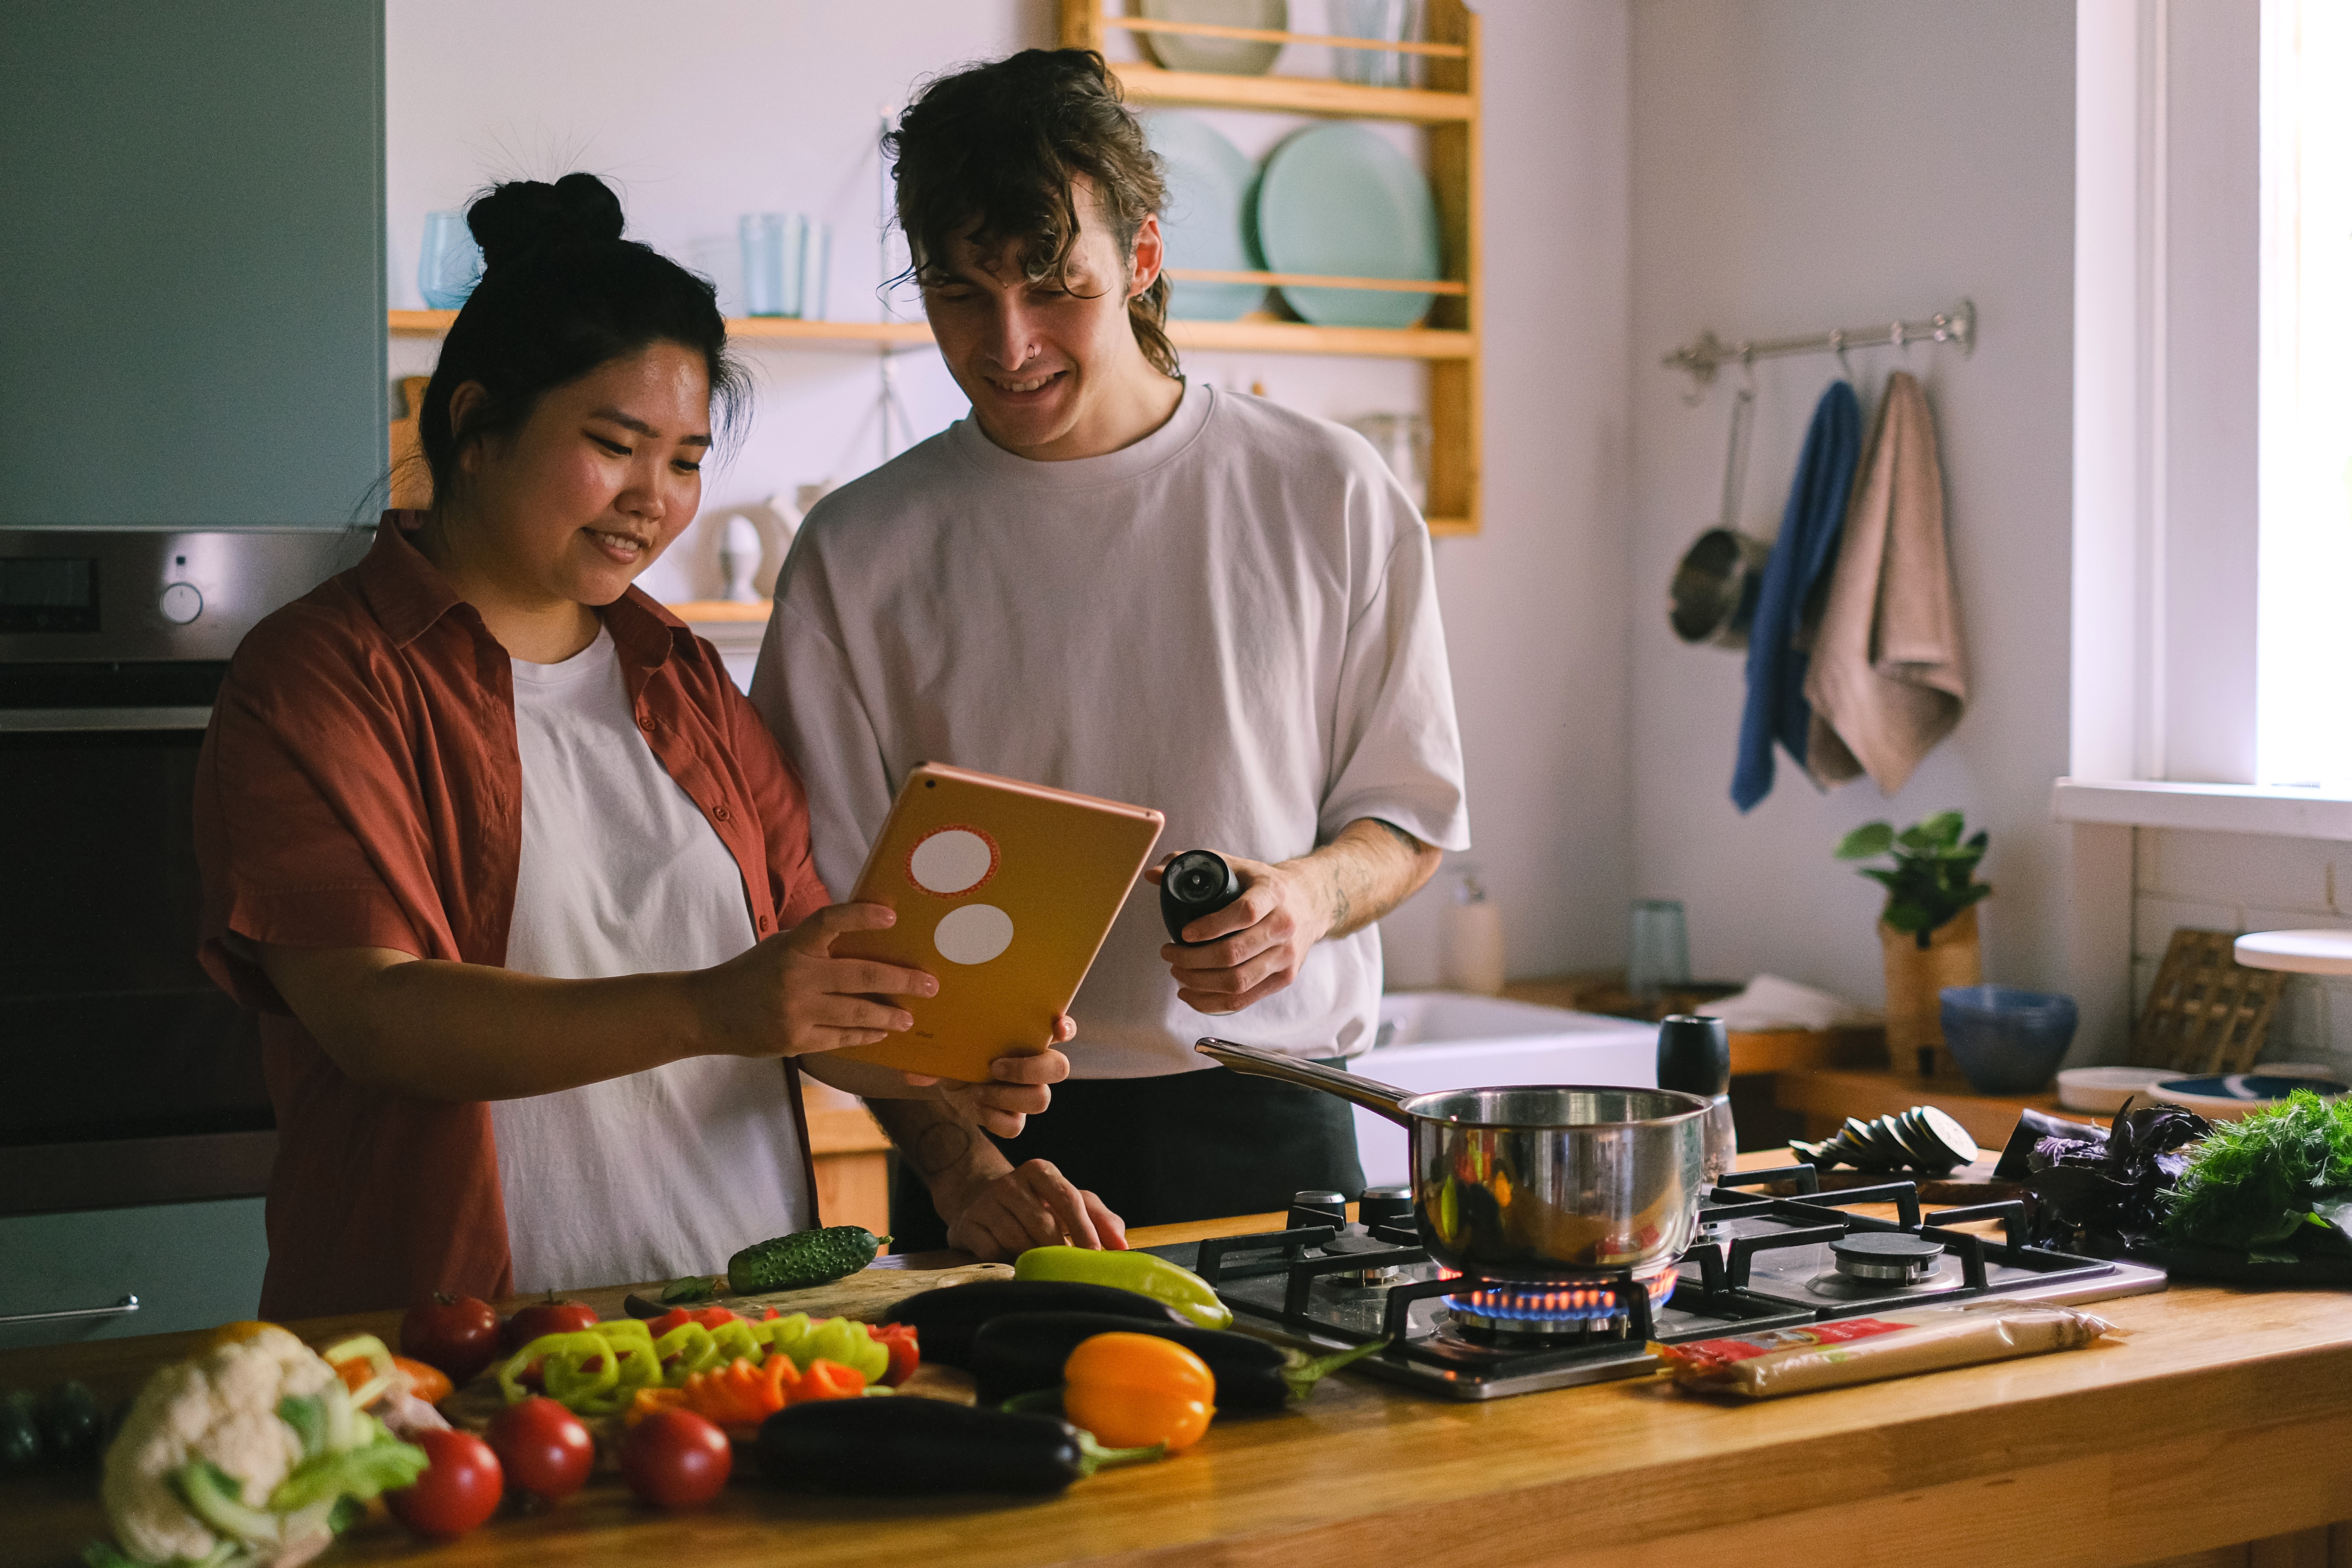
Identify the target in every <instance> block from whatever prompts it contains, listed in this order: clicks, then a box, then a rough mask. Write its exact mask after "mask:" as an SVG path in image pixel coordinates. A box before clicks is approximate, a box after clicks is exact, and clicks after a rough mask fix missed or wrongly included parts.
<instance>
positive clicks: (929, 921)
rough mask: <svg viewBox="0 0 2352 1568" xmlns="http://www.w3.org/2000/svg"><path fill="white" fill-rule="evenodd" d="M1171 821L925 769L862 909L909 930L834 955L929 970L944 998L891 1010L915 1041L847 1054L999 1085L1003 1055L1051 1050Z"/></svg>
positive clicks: (894, 1039)
mask: <svg viewBox="0 0 2352 1568" xmlns="http://www.w3.org/2000/svg"><path fill="white" fill-rule="evenodd" d="M1165 821H1166V818H1164V817H1162V816H1160V813H1158V812H1156V811H1152V810H1150V809H1149V808H1148V807H1145V806H1139V805H1121V804H1119V803H1118V802H1117V801H1111V800H1097V799H1096V798H1095V797H1094V796H1092V795H1073V794H1071V793H1070V792H1068V791H1066V790H1058V789H1048V788H1046V787H1045V785H1043V784H1024V783H1022V782H1021V781H1019V780H1018V779H1008V778H999V777H997V776H996V775H995V774H993V773H974V772H971V770H969V769H966V768H956V767H949V766H947V765H946V764H944V763H924V764H923V765H922V766H920V767H919V768H917V769H916V770H915V771H914V772H913V773H909V774H908V776H907V783H906V785H905V787H903V788H901V789H900V790H899V791H898V800H897V801H896V802H895V803H894V804H893V805H891V807H890V819H889V820H888V821H887V822H886V823H884V824H883V825H882V832H881V835H880V837H877V838H876V839H875V841H874V847H873V849H872V851H871V852H869V853H868V854H867V856H866V868H865V870H863V871H862V872H860V873H859V874H858V878H857V890H856V892H854V893H853V894H851V895H850V901H851V902H853V903H873V904H887V905H888V906H889V907H890V908H892V909H893V910H897V911H898V924H896V925H894V926H892V927H890V928H889V929H888V930H887V931H856V932H853V933H851V934H850V935H847V936H844V937H841V938H839V939H837V940H836V941H835V942H834V944H833V951H834V953H835V956H836V957H845V958H871V959H878V960H880V961H881V962H883V963H898V964H904V965H906V966H907V967H908V968H910V969H919V970H922V971H923V972H925V973H928V974H929V975H931V976H932V977H933V978H935V979H936V980H938V981H939V983H940V990H939V994H938V995H936V996H929V997H916V996H897V997H893V998H891V1000H893V1001H894V1002H896V1003H897V1004H898V1005H899V1006H901V1007H904V1008H905V1009H906V1010H907V1011H908V1013H911V1014H913V1015H914V1018H915V1026H914V1027H913V1028H912V1029H909V1030H908V1031H907V1032H905V1033H904V1034H898V1035H893V1036H891V1037H889V1038H888V1039H887V1040H884V1041H881V1042H880V1043H878V1044H876V1045H871V1046H852V1047H847V1048H845V1049H843V1050H840V1051H837V1052H835V1053H834V1054H835V1055H837V1056H842V1057H846V1058H849V1059H850V1060H852V1061H861V1062H877V1063H879V1064H881V1065H882V1066H884V1067H893V1068H901V1069H903V1070H906V1071H908V1072H919V1073H931V1074H935V1075H937V1076H939V1077H940V1078H954V1079H963V1080H965V1081H966V1082H970V1083H984V1082H986V1081H987V1080H988V1077H989V1070H988V1064H989V1063H990V1062H992V1061H993V1060H994V1059H995V1058H998V1057H1005V1056H1034V1055H1036V1054H1037V1053H1038V1052H1040V1051H1043V1050H1045V1048H1046V1047H1049V1046H1051V1045H1052V1044H1053V1041H1054V1023H1055V1019H1057V1018H1059V1017H1060V1016H1062V1015H1063V1014H1064V1013H1066V1012H1068V1011H1069V1007H1070V999H1071V998H1072V997H1074V996H1076V994H1077V993H1078V983H1079V982H1080V981H1082V980H1084V979H1085V978H1086V977H1087V970H1088V969H1089V968H1091V967H1092V966H1093V964H1094V961H1095V954H1096V953H1097V952H1100V951H1102V944H1103V940H1104V939H1105V938H1106V937H1108V935H1109V934H1110V928H1111V922H1112V921H1115V920H1117V919H1118V911H1119V907H1120V906H1121V905H1122V904H1124V903H1126V901H1127V896H1128V894H1129V892H1130V891H1131V890H1133V889H1134V887H1135V882H1136V879H1137V878H1138V877H1139V876H1141V875H1142V874H1143V867H1144V862H1145V860H1146V859H1147V858H1149V857H1150V854H1151V847H1152V846H1153V845H1154V844H1156V843H1158V842H1159V840H1160V826H1161V825H1162V824H1163V823H1164V822H1165Z"/></svg>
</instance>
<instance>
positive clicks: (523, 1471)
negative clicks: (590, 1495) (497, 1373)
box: [489, 1398, 596, 1502]
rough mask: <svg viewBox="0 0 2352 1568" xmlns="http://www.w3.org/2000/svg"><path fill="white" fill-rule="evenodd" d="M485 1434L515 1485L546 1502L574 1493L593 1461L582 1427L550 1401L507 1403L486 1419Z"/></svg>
mask: <svg viewBox="0 0 2352 1568" xmlns="http://www.w3.org/2000/svg"><path fill="white" fill-rule="evenodd" d="M489 1438H490V1448H491V1450H492V1451H493V1452H495V1453H496V1454H497V1455H498V1457H499V1467H500V1468H503V1469H504V1470H505V1471H506V1473H507V1475H508V1476H509V1478H511V1479H512V1480H513V1481H514V1484H515V1489H517V1490H518V1491H525V1492H529V1493H530V1495H531V1496H533V1497H536V1498H544V1499H545V1500H548V1501H549V1502H555V1501H558V1500H561V1499H563V1498H568V1497H570V1496H571V1495H572V1493H573V1492H576V1491H578V1490H579V1489H581V1487H582V1486H583V1484H584V1483H585V1482H586V1481H587V1479H588V1471H589V1469H590V1468H592V1467H593V1466H594V1464H595V1462H596V1444H595V1441H594V1439H593V1438H591V1437H590V1436H588V1428H587V1426H586V1425H585V1424H584V1423H583V1422H582V1421H581V1419H580V1417H578V1416H577V1415H573V1414H572V1412H570V1411H569V1410H566V1409H565V1408H563V1406H562V1405H558V1404H557V1403H556V1402H555V1401H553V1400H552V1399H546V1398H533V1399H526V1400H524V1401H523V1402H522V1403H521V1404H520V1405H508V1406H507V1407H506V1408H505V1409H504V1410H501V1411H499V1413H498V1414H497V1415H493V1416H491V1417H490V1431H489Z"/></svg>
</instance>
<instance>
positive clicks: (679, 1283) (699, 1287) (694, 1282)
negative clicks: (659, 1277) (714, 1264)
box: [661, 1274, 719, 1306]
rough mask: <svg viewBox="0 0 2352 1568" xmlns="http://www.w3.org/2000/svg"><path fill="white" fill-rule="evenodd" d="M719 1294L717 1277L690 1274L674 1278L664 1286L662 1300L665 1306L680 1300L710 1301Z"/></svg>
mask: <svg viewBox="0 0 2352 1568" xmlns="http://www.w3.org/2000/svg"><path fill="white" fill-rule="evenodd" d="M717 1294H719V1280H718V1279H717V1278H715V1277H712V1278H706V1277H704V1276H702V1275H699V1274H689V1275H688V1276H687V1277H686V1278H685V1279H673V1280H671V1281H670V1282H669V1283H668V1284H667V1285H665V1286H663V1287H662V1293H661V1300H662V1304H663V1305H664V1306H669V1305H673V1304H675V1303H677V1302H679V1301H708V1300H710V1298H712V1297H713V1296H716V1295H717Z"/></svg>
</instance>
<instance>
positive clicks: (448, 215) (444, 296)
mask: <svg viewBox="0 0 2352 1568" xmlns="http://www.w3.org/2000/svg"><path fill="white" fill-rule="evenodd" d="M481 280H482V247H480V246H478V245H477V244H475V243H474V236H473V231H472V230H470V229H468V228H467V226H466V215H465V214H464V213H459V212H436V213H426V214H425V243H424V245H423V246H421V247H419V248H418V250H417V253H416V288H417V291H418V292H419V293H421V294H423V295H424V296H425V308H426V309H427V310H457V309H458V308H460V307H461V306H463V305H464V304H465V303H466V300H467V297H468V296H469V295H471V294H472V293H473V291H474V285H476V284H477V283H479V282H480V281H481Z"/></svg>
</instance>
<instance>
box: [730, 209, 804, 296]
mask: <svg viewBox="0 0 2352 1568" xmlns="http://www.w3.org/2000/svg"><path fill="white" fill-rule="evenodd" d="M807 226H808V220H807V219H805V218H803V217H802V216H800V215H799V214H797V213H745V214H744V215H743V216H741V217H740V218H739V219H738V220H736V225H735V229H736V233H737V235H738V237H740V239H741V240H742V244H743V310H744V312H745V313H746V314H747V315H753V316H797V315H799V314H800V292H801V277H800V273H801V249H802V245H803V230H805V229H806V227H807Z"/></svg>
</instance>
